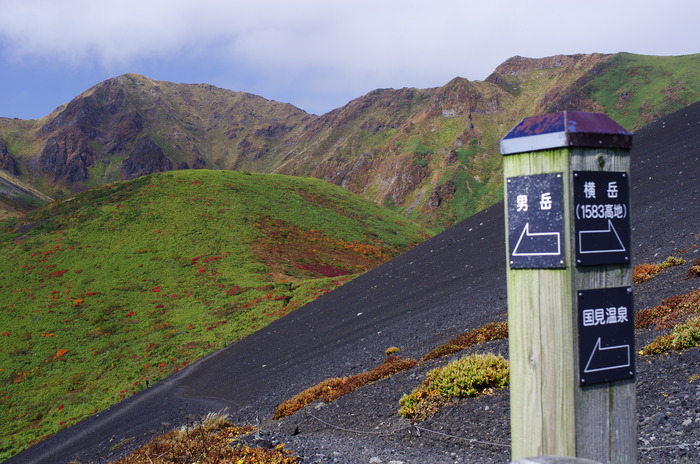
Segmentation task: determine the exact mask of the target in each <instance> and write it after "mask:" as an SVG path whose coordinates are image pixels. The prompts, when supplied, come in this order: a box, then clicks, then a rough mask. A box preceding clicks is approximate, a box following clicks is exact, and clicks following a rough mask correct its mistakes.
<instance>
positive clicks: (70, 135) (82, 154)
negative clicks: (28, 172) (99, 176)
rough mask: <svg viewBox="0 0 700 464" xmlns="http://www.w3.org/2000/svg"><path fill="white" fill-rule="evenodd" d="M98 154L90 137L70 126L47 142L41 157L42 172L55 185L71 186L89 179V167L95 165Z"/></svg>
mask: <svg viewBox="0 0 700 464" xmlns="http://www.w3.org/2000/svg"><path fill="white" fill-rule="evenodd" d="M96 159H97V154H96V153H95V151H94V150H93V149H92V148H91V147H90V143H89V139H88V137H87V136H86V135H85V134H84V133H83V132H82V130H81V129H80V128H78V127H75V126H68V127H65V128H63V129H61V130H60V131H58V133H57V134H56V135H54V136H52V137H50V138H49V139H48V140H47V141H46V145H44V149H43V150H42V152H41V155H40V157H39V163H40V165H41V171H42V172H44V173H46V174H49V175H50V176H51V177H52V181H53V183H54V184H56V183H57V182H60V181H65V182H68V183H70V184H72V183H75V182H81V181H84V180H86V179H87V178H88V176H89V171H88V167H90V166H92V165H94V163H95V160H96Z"/></svg>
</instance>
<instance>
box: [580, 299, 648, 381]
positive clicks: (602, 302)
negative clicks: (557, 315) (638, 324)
mask: <svg viewBox="0 0 700 464" xmlns="http://www.w3.org/2000/svg"><path fill="white" fill-rule="evenodd" d="M578 346H579V378H580V382H581V385H592V384H596V383H603V382H612V381H615V380H624V379H629V378H632V377H634V311H633V308H632V288H631V287H615V288H599V289H594V290H581V291H579V292H578Z"/></svg>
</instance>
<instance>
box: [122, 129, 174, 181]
mask: <svg viewBox="0 0 700 464" xmlns="http://www.w3.org/2000/svg"><path fill="white" fill-rule="evenodd" d="M172 169H173V162H172V161H171V160H170V159H169V158H168V157H167V156H165V153H164V152H163V149H162V148H160V146H158V144H156V143H155V142H154V141H153V139H151V138H150V137H148V136H144V137H141V138H139V139H138V140H137V141H136V144H135V145H134V148H133V150H132V151H131V154H130V155H129V157H128V158H127V159H126V160H124V162H123V163H122V165H121V171H122V173H123V174H124V177H125V178H126V179H134V178H136V177H139V176H145V175H146V174H153V173H155V172H164V171H170V170H172Z"/></svg>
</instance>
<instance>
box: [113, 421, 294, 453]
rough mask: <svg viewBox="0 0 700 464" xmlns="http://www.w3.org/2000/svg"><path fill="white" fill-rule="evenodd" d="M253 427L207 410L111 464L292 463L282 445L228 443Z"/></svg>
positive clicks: (249, 431)
mask: <svg viewBox="0 0 700 464" xmlns="http://www.w3.org/2000/svg"><path fill="white" fill-rule="evenodd" d="M253 430H254V428H253V427H251V426H245V427H239V426H236V425H233V424H231V423H230V422H229V421H228V417H227V415H225V414H209V415H207V416H206V417H205V418H204V419H203V420H202V421H201V422H199V423H194V424H191V425H189V426H186V427H181V428H179V429H177V430H173V431H171V432H168V433H165V434H163V435H160V436H158V437H156V438H154V439H153V440H151V441H150V442H149V443H147V444H146V445H144V446H142V447H141V448H139V449H137V450H134V451H132V452H131V453H130V454H128V455H127V456H125V457H123V458H122V459H120V460H118V461H115V463H114V464H142V463H151V464H172V463H186V462H196V463H200V464H218V463H222V462H236V463H241V464H243V463H246V464H255V463H269V464H295V463H298V462H299V459H298V458H297V457H296V456H294V455H292V454H291V452H290V451H288V450H286V449H284V446H283V445H279V446H277V447H275V448H271V449H270V448H258V447H250V446H248V445H244V444H242V443H240V444H232V441H233V440H234V439H236V438H238V437H241V436H244V435H247V434H249V433H251V432H252V431H253Z"/></svg>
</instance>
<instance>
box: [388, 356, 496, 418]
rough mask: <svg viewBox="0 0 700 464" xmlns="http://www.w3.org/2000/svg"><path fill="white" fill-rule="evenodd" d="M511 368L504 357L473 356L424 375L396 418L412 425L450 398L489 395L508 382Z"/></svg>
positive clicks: (435, 411) (404, 401) (402, 404)
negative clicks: (423, 378) (408, 421)
mask: <svg viewBox="0 0 700 464" xmlns="http://www.w3.org/2000/svg"><path fill="white" fill-rule="evenodd" d="M509 374H510V368H509V365H508V361H507V360H506V359H505V358H503V356H497V355H495V354H492V353H488V354H474V355H471V356H467V357H463V358H461V359H458V360H457V361H453V362H451V363H449V364H447V365H446V366H444V367H440V368H437V369H433V370H431V371H429V372H428V373H427V374H426V378H425V381H424V382H423V383H422V384H421V385H420V386H419V387H418V388H416V389H415V390H413V391H412V392H411V393H409V394H407V395H404V396H403V397H402V398H401V400H399V404H400V406H401V408H400V409H399V415H401V416H402V417H404V418H406V419H410V420H411V421H413V422H418V421H422V420H425V419H428V418H429V417H431V416H433V415H434V414H435V413H437V412H438V411H439V410H440V408H441V407H442V406H444V405H445V404H447V403H448V402H449V401H450V400H451V399H452V398H461V397H467V396H476V395H478V394H480V393H482V394H489V393H491V392H492V391H493V389H494V388H501V387H505V386H506V385H507V384H508V382H509Z"/></svg>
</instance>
